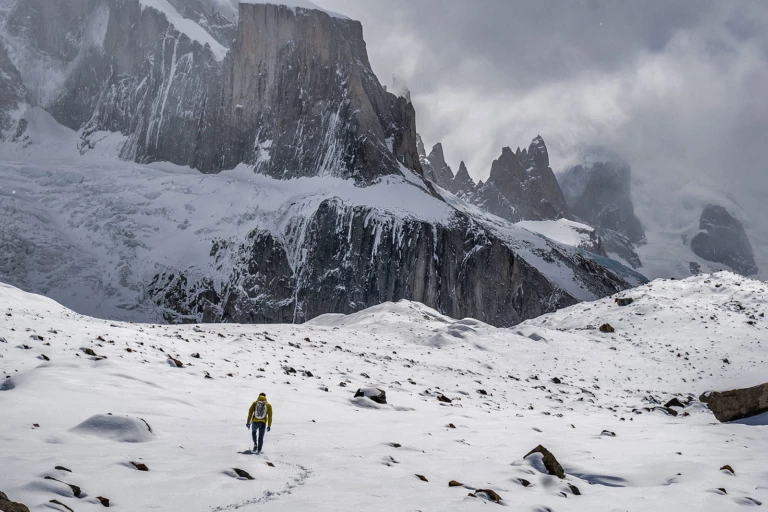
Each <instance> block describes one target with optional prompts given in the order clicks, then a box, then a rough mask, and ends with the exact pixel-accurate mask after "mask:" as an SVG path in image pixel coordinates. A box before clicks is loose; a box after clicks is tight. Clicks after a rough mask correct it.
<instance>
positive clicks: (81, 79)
mask: <svg viewBox="0 0 768 512" xmlns="http://www.w3.org/2000/svg"><path fill="white" fill-rule="evenodd" d="M193 3H194V2H192V3H190V4H189V5H187V7H189V6H190V5H192V4H193ZM198 3H199V2H198ZM70 4H72V5H70ZM185 5H186V4H185ZM189 9H192V8H191V7H189V8H188V9H185V10H182V12H187V11H188V10H189ZM239 9H240V10H239V16H238V18H239V20H238V24H237V29H236V31H233V30H232V29H231V28H230V27H228V26H226V22H227V20H224V19H220V18H219V17H217V16H219V15H217V14H215V13H214V14H211V15H209V17H211V19H209V17H205V20H204V21H205V22H206V23H207V24H208V27H209V28H210V27H211V24H214V25H215V24H217V23H218V24H220V25H221V28H222V30H221V31H219V32H220V35H219V37H220V38H221V39H222V40H224V38H225V37H226V38H227V39H228V41H231V39H230V38H229V35H228V34H233V35H234V42H232V43H231V48H230V49H229V53H228V54H227V56H226V57H222V55H220V54H219V53H221V51H220V50H217V52H218V53H217V52H214V51H213V50H212V49H211V48H210V46H208V45H207V44H206V46H203V45H201V44H200V43H199V42H197V41H193V40H190V39H189V37H187V36H186V35H185V34H183V33H180V32H179V31H178V30H176V29H175V28H174V26H173V25H171V24H169V22H168V20H167V19H166V17H165V15H164V14H162V13H160V12H159V11H157V10H155V9H153V8H142V6H141V5H140V4H139V1H138V0H127V1H122V0H120V1H118V0H106V1H105V2H103V3H101V2H98V1H97V0H77V2H70V1H69V0H30V2H29V6H28V7H27V9H26V10H25V11H27V10H29V11H30V12H31V14H29V15H28V16H30V19H32V20H33V21H34V22H35V23H38V24H39V23H42V22H41V21H40V20H43V19H46V18H48V17H51V18H53V19H55V18H56V16H60V19H62V20H63V22H62V23H61V28H59V29H58V31H59V32H64V33H67V32H68V31H69V32H74V33H76V34H78V33H82V34H87V33H88V32H87V29H88V27H89V26H92V24H93V23H94V22H95V21H94V20H95V19H96V17H97V16H101V17H103V27H104V28H103V31H104V40H103V41H99V42H98V44H96V43H94V44H92V45H88V44H85V43H83V42H82V41H78V38H77V37H73V38H71V39H73V40H74V43H73V44H70V45H69V46H67V45H63V44H58V39H60V38H61V37H59V35H58V33H57V32H55V31H54V32H53V33H52V34H51V35H50V37H46V38H42V39H41V40H40V45H41V46H44V47H45V49H46V51H49V50H50V51H51V52H52V51H54V50H55V49H59V50H60V53H61V54H62V55H60V56H59V60H60V62H62V65H64V64H68V63H71V68H72V69H71V70H70V72H69V73H68V77H69V78H68V80H67V82H66V84H64V86H63V91H62V94H60V95H58V96H57V98H56V99H55V100H52V102H51V103H50V104H49V105H45V106H46V107H47V108H48V110H49V111H50V112H51V113H52V115H53V116H54V117H55V118H56V119H57V121H59V122H60V123H62V124H64V125H66V126H69V127H70V128H73V129H81V128H83V129H84V134H83V149H84V150H88V149H89V148H90V147H92V145H93V144H94V142H93V134H94V132H97V131H99V130H108V131H119V132H121V133H123V134H124V135H126V136H128V141H127V142H126V143H125V144H124V146H123V148H122V151H121V156H122V157H123V158H126V159H132V160H136V161H138V162H143V163H146V162H153V161H170V162H173V163H177V164H180V165H189V166H191V167H194V168H196V169H199V170H201V171H203V172H218V171H220V170H222V169H230V168H233V167H235V166H237V165H238V164H240V163H246V164H250V165H254V166H255V168H256V170H257V171H258V172H261V173H264V174H268V175H270V176H274V177H278V178H292V177H297V176H317V175H334V176H341V177H346V178H354V179H357V180H360V181H362V182H367V181H370V180H372V179H375V178H376V177H379V176H382V175H388V174H396V173H399V172H400V165H404V166H405V167H407V168H409V169H413V170H416V171H417V172H419V173H420V172H421V166H420V164H419V158H418V154H417V151H416V126H415V112H414V110H413V106H412V105H411V104H410V103H409V102H408V101H407V100H406V99H405V98H403V97H396V96H395V95H393V94H390V93H387V92H386V91H385V89H384V87H382V86H381V84H379V82H378V80H377V79H376V77H375V75H374V74H373V72H372V71H371V67H370V64H369V61H368V56H367V52H366V47H365V42H364V41H363V32H362V26H361V24H360V23H359V22H356V21H353V20H348V19H341V18H335V17H331V16H329V15H328V14H327V13H325V12H322V11H319V10H308V9H300V8H297V9H295V10H294V9H290V8H287V7H285V6H279V5H272V4H246V3H242V4H240V7H239ZM199 11H200V7H199V6H198V8H197V10H195V9H192V11H191V12H190V15H192V16H194V18H197V19H198V20H200V19H202V18H201V16H203V15H202V14H201V12H199ZM61 13H63V14H61ZM12 17H13V19H14V20H19V23H22V21H23V20H22V17H23V13H17V14H15V15H12ZM194 18H193V19H194ZM83 20H84V21H83ZM24 23H27V25H29V23H32V22H24ZM217 26H219V25H217ZM211 32H212V33H214V34H215V33H216V30H213V29H212V30H211ZM85 37H86V36H85V35H81V38H80V39H82V38H85ZM75 43H76V44H75ZM49 47H50V48H49ZM104 48H109V51H108V52H107V51H104ZM217 59H222V60H217Z"/></svg>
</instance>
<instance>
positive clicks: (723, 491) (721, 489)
mask: <svg viewBox="0 0 768 512" xmlns="http://www.w3.org/2000/svg"><path fill="white" fill-rule="evenodd" d="M717 490H718V491H720V492H722V493H723V494H728V491H726V490H725V488H723V487H718V488H717Z"/></svg>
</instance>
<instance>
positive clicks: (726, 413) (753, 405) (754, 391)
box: [700, 383, 768, 422]
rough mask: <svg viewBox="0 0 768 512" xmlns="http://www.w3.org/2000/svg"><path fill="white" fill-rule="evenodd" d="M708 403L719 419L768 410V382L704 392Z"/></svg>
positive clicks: (703, 397) (739, 417)
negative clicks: (727, 389)
mask: <svg viewBox="0 0 768 512" xmlns="http://www.w3.org/2000/svg"><path fill="white" fill-rule="evenodd" d="M700 400H701V401H702V402H704V403H706V404H707V407H709V410H710V411H712V414H714V415H715V418H717V419H718V421H721V422H726V421H734V420H739V419H742V418H749V417H751V416H757V415H758V414H762V413H764V412H768V383H766V384H760V385H759V386H754V387H751V388H744V389H732V390H730V391H713V392H711V393H704V394H703V395H701V397H700Z"/></svg>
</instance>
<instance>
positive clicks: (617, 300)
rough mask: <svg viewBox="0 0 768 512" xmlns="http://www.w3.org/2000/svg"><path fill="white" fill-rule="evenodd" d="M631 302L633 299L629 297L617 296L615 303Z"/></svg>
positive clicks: (626, 303) (623, 304)
mask: <svg viewBox="0 0 768 512" xmlns="http://www.w3.org/2000/svg"><path fill="white" fill-rule="evenodd" d="M633 302H635V299H633V298H631V297H618V298H617V299H616V304H618V305H619V306H629V305H630V304H632V303H633Z"/></svg>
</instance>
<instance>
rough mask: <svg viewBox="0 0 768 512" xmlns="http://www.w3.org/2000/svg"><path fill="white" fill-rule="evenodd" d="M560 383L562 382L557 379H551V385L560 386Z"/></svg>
mask: <svg viewBox="0 0 768 512" xmlns="http://www.w3.org/2000/svg"><path fill="white" fill-rule="evenodd" d="M562 383H563V381H561V380H560V379H558V378H557V377H553V378H552V384H562Z"/></svg>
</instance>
